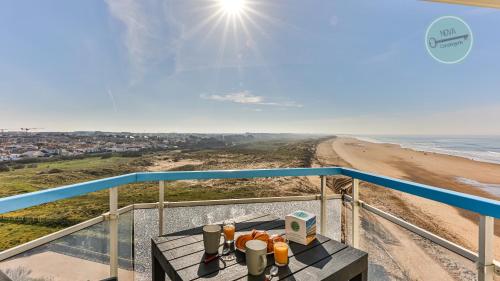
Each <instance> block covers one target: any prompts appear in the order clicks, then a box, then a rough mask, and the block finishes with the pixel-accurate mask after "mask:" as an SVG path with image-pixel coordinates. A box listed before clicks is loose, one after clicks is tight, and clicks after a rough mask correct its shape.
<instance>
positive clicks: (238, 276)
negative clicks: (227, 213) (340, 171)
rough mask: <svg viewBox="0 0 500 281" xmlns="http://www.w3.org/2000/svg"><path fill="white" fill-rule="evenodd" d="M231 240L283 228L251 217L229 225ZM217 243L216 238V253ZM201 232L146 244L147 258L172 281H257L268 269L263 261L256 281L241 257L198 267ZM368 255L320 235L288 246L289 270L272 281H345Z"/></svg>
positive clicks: (284, 269) (271, 260)
mask: <svg viewBox="0 0 500 281" xmlns="http://www.w3.org/2000/svg"><path fill="white" fill-rule="evenodd" d="M235 222H236V230H237V232H236V237H237V236H238V235H240V234H243V233H245V232H249V231H251V230H252V229H257V230H266V231H267V232H268V233H270V234H284V233H285V230H284V227H285V222H284V220H282V219H279V218H277V217H276V216H273V215H265V214H260V215H259V214H253V215H247V216H243V217H239V218H236V219H235ZM222 243H223V238H222V237H221V247H222ZM204 254H205V253H204V248H203V235H202V228H201V227H198V228H193V229H189V230H185V231H181V232H177V233H174V234H169V235H165V236H160V237H156V238H153V239H152V255H153V256H154V257H155V258H156V259H157V260H158V262H159V263H160V264H161V266H162V267H163V269H164V270H165V272H166V273H167V275H168V276H169V277H170V278H171V279H172V280H195V279H204V280H247V279H248V280H262V276H264V274H269V270H270V268H271V266H272V265H273V264H274V257H273V255H268V261H267V265H268V266H267V268H266V271H265V272H264V274H263V275H262V276H260V277H254V276H250V275H248V271H247V267H246V264H245V255H244V254H242V253H239V252H238V251H236V259H234V260H231V261H222V260H218V261H215V260H214V261H212V262H209V263H207V264H205V263H204ZM367 265H368V254H367V253H365V252H363V251H360V250H358V249H354V248H352V247H350V246H347V245H345V244H343V243H340V242H338V241H335V240H332V239H330V238H327V237H325V236H322V235H317V239H316V240H314V241H313V242H311V243H310V244H309V245H307V246H305V245H301V244H298V243H294V242H290V251H289V264H288V266H286V267H280V269H279V274H278V276H279V278H277V277H275V278H273V280H307V281H312V280H327V279H332V278H334V279H335V280H350V279H351V278H353V277H355V276H357V275H358V274H360V273H362V272H364V274H366V270H367Z"/></svg>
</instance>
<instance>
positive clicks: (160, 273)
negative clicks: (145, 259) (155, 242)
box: [152, 256, 165, 281]
mask: <svg viewBox="0 0 500 281" xmlns="http://www.w3.org/2000/svg"><path fill="white" fill-rule="evenodd" d="M152 267H153V278H152V279H153V281H165V270H163V267H161V264H160V263H159V262H158V260H157V259H156V257H155V256H153V264H152Z"/></svg>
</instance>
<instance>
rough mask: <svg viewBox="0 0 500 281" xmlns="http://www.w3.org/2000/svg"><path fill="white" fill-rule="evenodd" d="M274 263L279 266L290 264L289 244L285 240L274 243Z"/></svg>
mask: <svg viewBox="0 0 500 281" xmlns="http://www.w3.org/2000/svg"><path fill="white" fill-rule="evenodd" d="M273 250H274V263H275V264H276V265H277V266H285V265H287V264H288V244H287V243H285V242H275V243H274V249H273Z"/></svg>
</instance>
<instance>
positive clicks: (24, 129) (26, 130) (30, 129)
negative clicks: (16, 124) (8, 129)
mask: <svg viewBox="0 0 500 281" xmlns="http://www.w3.org/2000/svg"><path fill="white" fill-rule="evenodd" d="M41 129H43V128H21V131H24V132H25V133H26V134H28V132H29V131H32V130H41Z"/></svg>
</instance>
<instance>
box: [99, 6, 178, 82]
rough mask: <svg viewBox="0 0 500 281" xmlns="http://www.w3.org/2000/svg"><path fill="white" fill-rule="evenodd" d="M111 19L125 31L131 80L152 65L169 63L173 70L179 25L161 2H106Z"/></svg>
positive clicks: (143, 73)
mask: <svg viewBox="0 0 500 281" xmlns="http://www.w3.org/2000/svg"><path fill="white" fill-rule="evenodd" d="M106 3H107V5H108V8H109V12H110V14H111V16H113V17H114V18H115V19H117V20H118V21H119V22H121V24H123V26H124V28H125V34H124V45H125V47H126V48H127V52H128V58H129V61H130V64H131V71H132V77H133V80H140V79H142V77H143V76H144V75H145V73H146V72H147V71H148V69H149V68H151V67H152V66H154V65H158V64H171V66H172V72H174V71H175V57H176V54H177V53H178V49H179V44H180V38H181V33H182V32H181V31H182V26H181V25H180V24H179V23H178V22H177V21H176V20H175V18H174V17H173V16H172V14H171V10H172V9H171V8H170V7H168V5H167V1H164V0H143V1H136V0H106Z"/></svg>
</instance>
